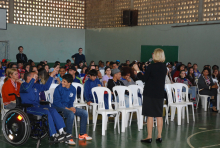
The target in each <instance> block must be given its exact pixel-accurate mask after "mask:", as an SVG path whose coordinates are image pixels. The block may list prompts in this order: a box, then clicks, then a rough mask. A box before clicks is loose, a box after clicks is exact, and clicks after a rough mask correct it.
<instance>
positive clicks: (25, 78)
mask: <svg viewBox="0 0 220 148" xmlns="http://www.w3.org/2000/svg"><path fill="white" fill-rule="evenodd" d="M31 73H32V72H27V73H25V74H24V80H25V81H27V77H29V76H31Z"/></svg>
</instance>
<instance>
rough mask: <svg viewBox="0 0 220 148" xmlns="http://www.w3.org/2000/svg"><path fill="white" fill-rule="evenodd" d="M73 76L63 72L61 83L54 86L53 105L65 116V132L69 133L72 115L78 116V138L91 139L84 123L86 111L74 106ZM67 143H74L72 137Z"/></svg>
mask: <svg viewBox="0 0 220 148" xmlns="http://www.w3.org/2000/svg"><path fill="white" fill-rule="evenodd" d="M72 82H73V76H72V75H70V74H65V75H64V76H63V81H62V83H61V84H60V85H59V86H57V87H56V89H55V91H54V96H53V97H54V100H53V107H54V108H55V109H56V110H57V111H62V112H63V114H64V117H65V118H66V132H67V133H69V134H71V133H72V128H73V126H72V125H73V121H74V116H75V115H76V116H79V117H80V134H79V140H92V137H89V136H88V135H87V134H86V124H87V118H88V113H87V111H86V110H84V109H81V108H75V107H74V100H75V98H76V94H77V93H76V88H75V87H74V86H72ZM66 143H67V144H70V145H75V142H74V141H73V139H70V140H69V141H66Z"/></svg>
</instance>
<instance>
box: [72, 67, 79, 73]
mask: <svg viewBox="0 0 220 148" xmlns="http://www.w3.org/2000/svg"><path fill="white" fill-rule="evenodd" d="M72 66H74V67H75V68H76V73H75V75H76V76H79V72H78V65H76V64H72Z"/></svg>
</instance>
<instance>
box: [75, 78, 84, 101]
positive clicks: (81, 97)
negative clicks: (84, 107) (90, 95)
mask: <svg viewBox="0 0 220 148" xmlns="http://www.w3.org/2000/svg"><path fill="white" fill-rule="evenodd" d="M72 85H73V87H75V88H76V98H75V100H74V103H78V102H77V89H79V88H78V87H80V88H81V92H80V103H85V102H84V100H83V90H84V88H83V85H82V84H80V83H76V82H73V83H72Z"/></svg>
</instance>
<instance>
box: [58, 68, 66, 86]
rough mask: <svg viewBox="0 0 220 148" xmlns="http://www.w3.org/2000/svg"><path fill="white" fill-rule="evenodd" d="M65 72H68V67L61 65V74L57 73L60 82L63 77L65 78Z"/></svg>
mask: <svg viewBox="0 0 220 148" xmlns="http://www.w3.org/2000/svg"><path fill="white" fill-rule="evenodd" d="M65 73H66V69H65V68H64V67H60V70H59V74H58V75H57V77H58V79H57V81H58V84H60V83H61V82H62V79H63V76H64V75H65Z"/></svg>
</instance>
